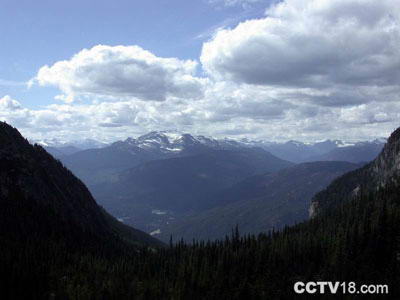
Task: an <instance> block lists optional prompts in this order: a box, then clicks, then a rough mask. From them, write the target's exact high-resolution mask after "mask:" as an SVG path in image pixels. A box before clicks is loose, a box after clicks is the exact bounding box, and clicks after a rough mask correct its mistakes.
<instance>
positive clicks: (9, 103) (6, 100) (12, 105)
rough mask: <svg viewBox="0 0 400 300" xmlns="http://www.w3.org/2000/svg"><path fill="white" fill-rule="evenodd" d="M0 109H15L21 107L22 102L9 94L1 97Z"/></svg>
mask: <svg viewBox="0 0 400 300" xmlns="http://www.w3.org/2000/svg"><path fill="white" fill-rule="evenodd" d="M0 109H1V111H15V110H19V109H21V104H20V103H19V102H18V101H17V100H14V99H12V98H11V97H10V96H9V95H6V96H4V97H3V98H0Z"/></svg>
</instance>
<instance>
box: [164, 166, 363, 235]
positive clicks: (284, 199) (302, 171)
mask: <svg viewBox="0 0 400 300" xmlns="http://www.w3.org/2000/svg"><path fill="white" fill-rule="evenodd" d="M357 167H358V165H356V164H351V163H347V162H313V163H303V164H299V165H295V166H292V167H289V168H286V169H284V170H281V171H279V172H276V173H272V174H265V175H256V176H253V177H250V178H247V179H245V180H243V181H241V182H240V183H238V184H235V185H233V186H232V187H229V188H227V189H225V190H223V191H221V192H219V193H218V194H217V195H216V196H215V197H214V201H215V203H216V205H218V207H215V208H213V209H210V210H206V211H203V212H201V213H199V214H195V215H194V216H190V217H186V218H184V219H182V220H177V221H176V222H170V224H169V225H167V226H164V227H162V228H161V234H160V235H157V237H159V238H161V239H163V240H166V241H167V240H168V239H169V237H170V235H172V236H173V237H174V238H175V239H177V240H179V239H180V238H184V239H185V240H187V241H191V240H192V239H204V240H207V239H217V238H220V239H221V238H224V237H225V236H226V235H229V234H230V232H231V230H232V228H234V227H235V226H236V225H238V226H239V228H240V231H241V233H246V234H247V233H254V234H258V233H260V232H266V231H268V230H270V229H272V228H275V229H278V228H282V227H283V226H285V225H291V224H294V223H296V222H300V221H303V220H305V219H307V217H308V208H309V205H310V200H311V198H312V196H313V195H314V194H315V193H316V192H318V191H321V190H322V189H323V188H325V187H326V186H327V185H328V184H329V183H330V182H331V181H332V180H333V179H334V178H336V177H338V176H340V175H342V174H343V173H345V172H348V171H350V170H353V169H355V168H357Z"/></svg>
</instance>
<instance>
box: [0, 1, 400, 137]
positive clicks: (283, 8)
mask: <svg viewBox="0 0 400 300" xmlns="http://www.w3.org/2000/svg"><path fill="white" fill-rule="evenodd" d="M234 2H235V3H236V1H234ZM244 2H246V1H244ZM244 2H243V1H242V2H241V3H244ZM227 3H228V2H227ZM229 3H233V2H229ZM237 3H239V2H237ZM399 22H400V7H399V6H398V5H397V4H396V1H395V0H382V1H370V0H309V1H304V0H285V1H281V2H279V3H278V4H276V5H274V6H273V7H271V8H269V9H268V10H267V12H266V16H265V17H264V18H262V19H256V20H249V21H246V22H242V23H240V24H239V25H237V26H236V27H234V28H232V29H226V28H225V29H221V30H218V31H217V32H216V33H215V35H214V36H213V38H211V40H209V41H208V42H206V43H205V44H204V46H203V49H202V53H201V58H200V61H201V63H202V67H203V70H204V71H205V73H206V74H207V76H208V78H200V77H198V76H196V65H197V63H196V62H195V61H191V60H179V59H177V58H160V57H157V56H155V55H154V54H152V53H150V52H148V51H145V50H143V49H142V48H140V47H137V46H115V47H113V46H95V47H93V48H91V49H86V50H82V51H80V52H79V53H77V54H76V55H75V56H73V57H72V58H71V59H70V60H66V61H59V62H56V63H55V64H53V65H52V66H44V67H42V68H41V69H40V70H39V72H38V74H37V76H36V77H35V79H34V82H36V83H37V84H39V85H42V86H44V85H50V86H56V87H58V88H59V89H60V90H61V91H62V93H63V94H62V95H60V96H59V97H58V98H59V99H62V100H65V101H67V103H64V104H53V105H49V106H46V107H42V108H41V109H37V110H30V109H27V108H24V107H23V105H21V104H20V103H19V102H18V101H17V100H14V99H12V98H11V97H9V96H6V97H3V98H1V99H0V119H5V120H9V121H10V122H13V124H14V125H15V126H17V127H22V128H25V129H24V130H25V132H26V133H28V135H30V136H34V137H40V136H61V137H70V138H73V139H76V138H80V137H83V136H84V137H89V138H97V139H101V140H106V141H110V140H116V139H122V138H126V137H127V136H136V135H139V134H143V133H145V132H147V131H151V130H166V129H177V130H179V131H185V132H191V133H193V134H203V135H211V136H219V137H223V136H232V137H237V138H241V137H248V138H256V139H258V138H263V139H269V140H288V139H300V140H306V141H312V140H317V139H318V140H321V139H325V138H340V139H354V140H356V139H368V138H373V137H380V136H387V135H388V134H389V133H390V132H391V131H392V130H393V129H394V128H396V127H397V126H398V125H399V124H398V120H399V119H400V50H399V49H400V47H399V46H400V23H399ZM77 98H81V99H85V100H86V101H76V102H74V101H73V100H74V99H77ZM109 99H111V100H112V101H105V100H109ZM194 99H195V100H196V101H188V100H194ZM152 100H154V101H152ZM68 101H69V103H68Z"/></svg>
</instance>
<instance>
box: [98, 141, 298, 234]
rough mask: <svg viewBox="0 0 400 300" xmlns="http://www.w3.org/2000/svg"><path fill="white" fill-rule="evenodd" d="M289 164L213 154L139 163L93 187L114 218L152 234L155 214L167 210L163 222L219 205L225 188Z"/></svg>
mask: <svg viewBox="0 0 400 300" xmlns="http://www.w3.org/2000/svg"><path fill="white" fill-rule="evenodd" d="M290 165H292V163H290V162H287V161H284V160H281V159H279V158H276V157H275V156H273V155H272V154H270V153H268V152H266V151H265V150H262V149H257V148H249V149H244V150H213V151H208V152H205V153H202V154H197V155H191V156H184V157H175V158H170V159H163V160H155V161H150V162H146V163H143V164H140V165H139V166H137V167H134V168H132V169H129V170H126V171H123V172H121V173H120V174H119V175H118V176H117V177H116V178H115V181H114V182H111V183H109V184H99V185H97V186H92V191H93V193H94V194H95V197H96V199H97V200H98V201H99V202H100V203H101V204H102V205H103V206H104V207H105V208H106V209H107V210H109V211H110V212H111V213H112V214H113V215H114V216H118V217H121V218H125V219H126V220H127V221H126V222H127V223H128V224H135V226H138V227H139V228H141V229H146V230H152V229H157V228H154V226H150V227H149V226H148V225H149V224H151V223H153V222H155V220H158V219H159V217H158V215H157V213H154V212H153V211H163V212H166V211H168V212H169V213H168V216H162V217H161V218H163V219H164V217H170V214H171V213H172V214H182V213H188V212H193V211H199V210H202V209H205V208H208V207H211V206H214V205H215V203H214V202H213V201H214V197H213V196H214V195H215V194H216V193H217V192H219V191H221V190H222V189H224V188H227V187H229V186H231V185H233V184H235V183H237V182H239V181H241V180H243V179H244V178H246V177H249V176H252V175H255V174H261V173H265V172H274V171H277V170H280V169H282V168H285V167H288V166H290ZM139 214H140V215H139ZM165 214H166V213H165ZM160 215H162V214H160Z"/></svg>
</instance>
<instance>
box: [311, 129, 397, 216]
mask: <svg viewBox="0 0 400 300" xmlns="http://www.w3.org/2000/svg"><path fill="white" fill-rule="evenodd" d="M399 175H400V128H398V129H397V130H396V131H394V132H393V133H392V134H391V136H390V137H389V139H388V141H387V143H386V144H385V146H384V148H383V150H382V151H381V153H380V154H379V155H378V157H377V158H376V159H375V160H373V161H372V162H370V163H368V164H367V165H365V166H364V167H362V168H360V169H357V170H355V171H353V172H350V173H348V174H345V175H343V176H342V177H340V178H338V179H337V180H335V181H334V182H333V183H332V184H331V185H330V186H329V187H327V189H325V190H323V191H321V192H320V193H318V194H317V195H316V196H315V197H314V198H313V201H312V203H311V207H310V216H312V217H314V216H316V215H317V214H319V213H321V212H323V211H328V210H330V209H333V208H334V207H336V206H338V205H340V203H342V202H343V201H345V200H348V199H351V198H352V197H355V196H357V195H358V194H360V193H362V192H368V191H374V190H377V189H379V188H381V187H384V186H385V185H387V184H388V183H393V181H395V182H394V183H397V182H396V181H397V178H398V177H399Z"/></svg>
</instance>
